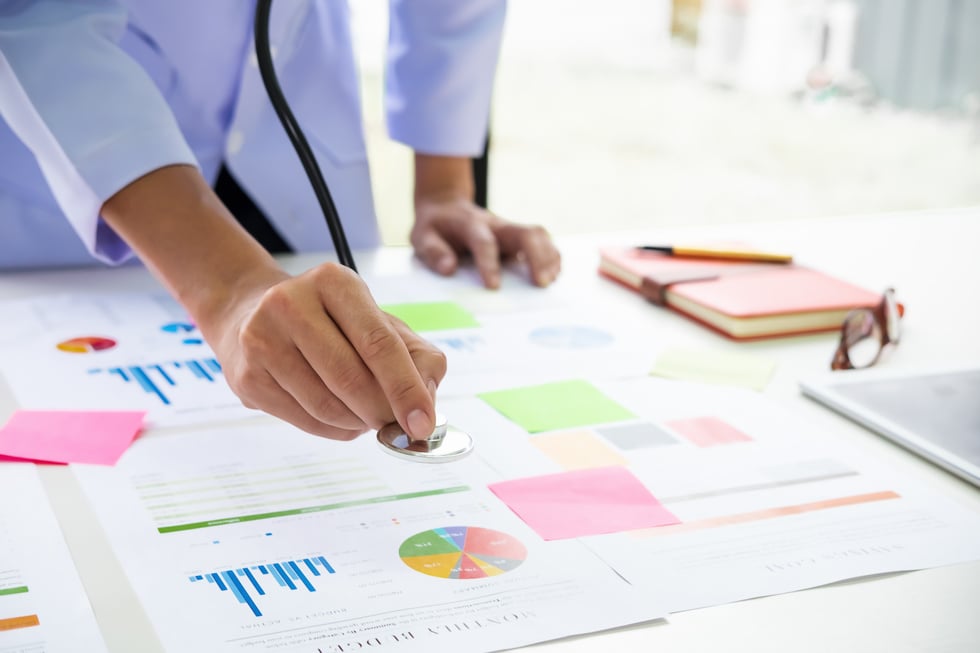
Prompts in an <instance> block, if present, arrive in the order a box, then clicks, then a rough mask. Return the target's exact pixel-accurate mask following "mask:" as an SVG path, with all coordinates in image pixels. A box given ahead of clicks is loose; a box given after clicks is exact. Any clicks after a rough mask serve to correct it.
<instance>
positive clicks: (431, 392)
mask: <svg viewBox="0 0 980 653" xmlns="http://www.w3.org/2000/svg"><path fill="white" fill-rule="evenodd" d="M425 387H426V388H428V389H429V396H431V397H432V400H433V401H435V398H436V382H435V381H433V380H432V379H429V382H428V383H426V384H425Z"/></svg>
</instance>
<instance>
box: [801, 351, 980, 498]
mask: <svg viewBox="0 0 980 653" xmlns="http://www.w3.org/2000/svg"><path fill="white" fill-rule="evenodd" d="M800 389H801V390H802V392H803V394H804V395H806V396H807V397H809V398H811V399H813V400H815V401H818V402H820V403H822V404H824V405H826V406H828V407H830V408H832V409H833V410H835V411H837V412H839V413H841V414H843V415H845V416H847V417H849V418H851V419H852V420H854V421H855V422H857V423H859V424H861V425H862V426H865V427H866V428H868V429H870V430H872V431H874V432H875V433H878V434H879V435H882V436H884V437H886V438H888V439H890V440H892V441H894V442H896V443H897V444H899V445H901V446H903V447H905V448H907V449H909V450H911V451H913V452H915V453H917V454H919V455H920V456H922V457H923V458H926V459H927V460H930V461H932V462H933V463H935V464H937V465H939V466H940V467H942V468H944V469H946V470H948V471H950V472H952V473H953V474H956V475H957V476H959V477H961V478H963V479H965V480H967V481H969V482H971V483H973V484H974V485H976V486H978V487H980V366H974V367H967V368H956V369H951V368H944V369H932V370H918V371H909V370H890V369H888V368H886V367H883V368H872V369H868V370H849V371H846V372H835V373H833V374H828V375H825V376H820V377H816V378H813V379H810V380H804V381H801V382H800Z"/></svg>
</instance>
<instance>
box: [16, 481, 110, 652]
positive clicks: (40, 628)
mask: <svg viewBox="0 0 980 653" xmlns="http://www.w3.org/2000/svg"><path fill="white" fill-rule="evenodd" d="M105 650H106V648H105V644H104V642H103V641H102V635H101V634H100V633H99V628H98V626H97V625H96V622H95V616H94V615H93V614H92V608H91V606H90V605H89V602H88V597H87V596H86V595H85V590H84V589H83V588H82V583H81V580H80V579H79V577H78V573H77V572H76V571H75V565H74V563H73V562H72V559H71V555H70V554H69V552H68V547H67V546H65V541H64V539H63V538H62V536H61V530H60V528H59V527H58V522H57V520H56V519H55V516H54V513H53V512H52V510H51V506H50V504H49V503H48V497H47V495H46V494H45V493H44V488H43V487H42V485H41V480H40V478H38V474H37V470H36V469H35V468H34V465H31V464H27V463H3V464H0V652H2V653H73V652H74V651H86V652H88V651H91V652H92V653H103V652H104V651H105Z"/></svg>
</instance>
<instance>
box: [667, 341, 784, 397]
mask: <svg viewBox="0 0 980 653" xmlns="http://www.w3.org/2000/svg"><path fill="white" fill-rule="evenodd" d="M775 369H776V362H775V361H773V360H770V359H768V358H763V357H761V356H755V355H753V354H745V353H740V352H727V351H718V350H712V349H686V348H680V347H675V348H672V349H668V350H667V351H665V352H663V353H662V354H661V355H660V357H659V358H657V362H656V363H655V364H654V366H653V369H652V370H650V374H652V375H654V376H663V377H666V378H668V379H681V380H684V381H700V382H703V383H717V384H721V385H738V386H743V387H746V388H752V389H753V390H764V389H765V387H766V385H767V384H768V383H769V379H770V378H771V377H772V373H773V372H774V371H775Z"/></svg>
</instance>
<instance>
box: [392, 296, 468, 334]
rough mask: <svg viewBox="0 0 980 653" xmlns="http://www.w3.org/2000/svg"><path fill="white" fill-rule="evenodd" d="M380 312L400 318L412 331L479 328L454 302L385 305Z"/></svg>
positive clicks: (465, 311)
mask: <svg viewBox="0 0 980 653" xmlns="http://www.w3.org/2000/svg"><path fill="white" fill-rule="evenodd" d="M381 310H383V311H385V312H386V313H390V314H392V315H394V316H395V317H397V318H400V319H401V320H402V321H403V322H405V324H407V325H408V326H409V327H411V329H412V330H413V331H442V330H445V329H467V328H470V327H477V326H480V323H479V322H477V321H476V318H475V317H473V315H471V314H470V312H469V311H467V310H466V309H465V308H463V307H462V306H460V305H459V304H457V303H456V302H411V303H408V304H385V305H383V306H382V307H381Z"/></svg>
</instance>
